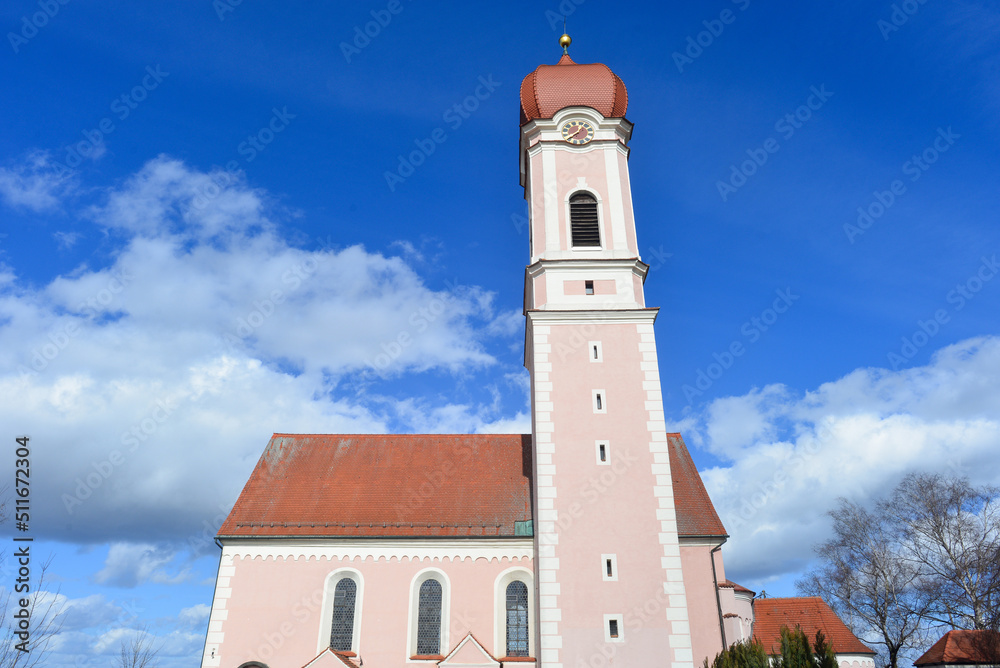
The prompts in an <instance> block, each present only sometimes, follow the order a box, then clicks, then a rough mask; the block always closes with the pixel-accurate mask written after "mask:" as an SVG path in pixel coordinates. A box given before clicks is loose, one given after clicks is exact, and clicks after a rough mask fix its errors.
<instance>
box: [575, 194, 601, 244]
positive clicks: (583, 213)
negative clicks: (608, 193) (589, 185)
mask: <svg viewBox="0 0 1000 668" xmlns="http://www.w3.org/2000/svg"><path fill="white" fill-rule="evenodd" d="M569 226H570V234H571V236H572V237H573V247H574V248H579V247H597V248H600V246H601V228H600V225H599V224H598V221H597V200H596V199H594V196H593V195H591V194H589V193H577V194H575V195H573V196H572V197H570V198H569Z"/></svg>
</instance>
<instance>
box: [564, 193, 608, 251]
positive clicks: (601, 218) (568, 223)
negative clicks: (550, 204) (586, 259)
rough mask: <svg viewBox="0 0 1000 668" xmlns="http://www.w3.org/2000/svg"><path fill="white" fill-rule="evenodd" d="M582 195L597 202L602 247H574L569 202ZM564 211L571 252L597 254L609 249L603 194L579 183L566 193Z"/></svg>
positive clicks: (598, 230) (567, 239)
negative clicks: (584, 194)
mask: <svg viewBox="0 0 1000 668" xmlns="http://www.w3.org/2000/svg"><path fill="white" fill-rule="evenodd" d="M580 193H587V194H588V195H591V196H593V198H594V201H596V202H597V234H598V235H599V236H600V237H601V245H600V246H574V245H573V218H572V214H571V209H570V206H569V201H570V199H572V198H573V196H574V195H579V194H580ZM563 210H564V211H565V212H566V242H567V243H566V245H567V246H569V249H570V250H571V251H578V252H582V253H585V252H587V251H592V252H596V251H603V250H607V249H608V244H607V239H608V235H607V233H606V231H605V229H604V200H603V199H601V194H600V193H599V192H597V191H596V190H594V189H593V188H591V187H590V186H588V185H587V184H586V183H577V184H576V185H574V186H573V187H572V188H570V189H569V190H568V191H567V192H566V197H565V198H564V199H563Z"/></svg>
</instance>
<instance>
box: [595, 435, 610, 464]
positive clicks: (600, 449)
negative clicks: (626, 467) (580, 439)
mask: <svg viewBox="0 0 1000 668" xmlns="http://www.w3.org/2000/svg"><path fill="white" fill-rule="evenodd" d="M594 445H595V446H596V450H595V455H596V457H597V465H598V466H608V465H609V464H611V443H610V442H608V441H594Z"/></svg>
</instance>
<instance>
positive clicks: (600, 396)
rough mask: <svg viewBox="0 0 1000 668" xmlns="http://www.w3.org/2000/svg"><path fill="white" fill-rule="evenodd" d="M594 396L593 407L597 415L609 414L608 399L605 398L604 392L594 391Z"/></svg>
mask: <svg viewBox="0 0 1000 668" xmlns="http://www.w3.org/2000/svg"><path fill="white" fill-rule="evenodd" d="M591 392H592V395H593V407H594V412H595V413H607V412H608V401H607V397H606V396H604V390H592V391H591Z"/></svg>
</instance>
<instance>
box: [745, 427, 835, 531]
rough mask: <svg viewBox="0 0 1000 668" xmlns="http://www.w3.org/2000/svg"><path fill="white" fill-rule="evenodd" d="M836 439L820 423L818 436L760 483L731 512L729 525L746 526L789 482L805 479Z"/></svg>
mask: <svg viewBox="0 0 1000 668" xmlns="http://www.w3.org/2000/svg"><path fill="white" fill-rule="evenodd" d="M832 437H833V432H832V431H831V430H830V427H829V424H828V423H820V424H817V425H816V437H815V438H814V439H807V440H805V441H804V442H803V444H802V446H801V447H800V448H797V449H796V450H795V451H794V452H792V453H790V454H789V455H788V456H786V457H785V458H784V459H783V460H782V462H781V463H780V464H779V465H778V466H775V467H773V471H774V472H773V473H772V474H771V477H770V478H768V479H767V480H765V481H763V482H758V483H757V486H756V487H757V488H756V489H755V490H754V491H753V492H752V493H750V494H749V495H747V496H744V497H743V498H742V499H740V503H739V508H738V509H737V510H736V511H734V512H731V513H728V517H727V518H726V526H727V527H730V528H731V529H738V528H743V527H745V526H746V525H747V522H749V521H750V520H752V519H753V518H754V517H756V515H757V513H758V512H760V510H761V509H762V508H763V507H764V506H766V505H767V504H768V503H769V502H770V501H771V499H772V498H774V497H776V496H778V495H779V494H780V493H781V492H783V491H784V489H785V483H787V482H788V481H789V480H794V479H798V478H801V476H802V474H804V473H805V467H806V465H808V464H809V463H811V462H812V461H813V459H815V457H816V455H818V454H819V452H820V450H822V449H823V446H824V445H825V444H826V443H827V442H828V441H829V440H830V439H831V438H832Z"/></svg>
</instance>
